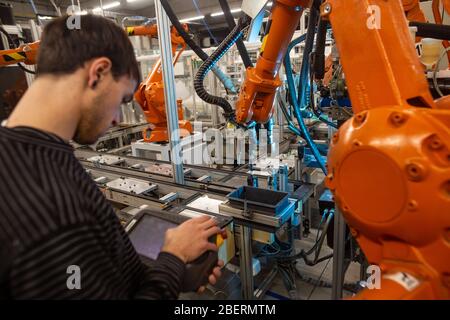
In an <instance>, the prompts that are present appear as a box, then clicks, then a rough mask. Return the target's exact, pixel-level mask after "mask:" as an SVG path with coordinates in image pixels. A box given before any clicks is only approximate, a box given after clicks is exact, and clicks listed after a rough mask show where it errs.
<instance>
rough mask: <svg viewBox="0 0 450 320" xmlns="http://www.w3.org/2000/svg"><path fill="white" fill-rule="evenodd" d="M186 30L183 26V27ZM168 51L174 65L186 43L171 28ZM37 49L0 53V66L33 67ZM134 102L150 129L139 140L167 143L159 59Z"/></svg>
mask: <svg viewBox="0 0 450 320" xmlns="http://www.w3.org/2000/svg"><path fill="white" fill-rule="evenodd" d="M185 28H186V30H187V25H185ZM126 32H127V34H128V35H129V36H149V37H156V36H157V34H158V29H157V26H156V24H154V25H144V26H137V27H127V28H126ZM171 38H172V50H173V55H174V56H175V53H176V52H177V49H178V47H179V46H180V47H181V48H180V50H178V53H177V54H176V56H175V57H174V61H173V63H174V64H176V62H177V61H178V58H179V57H180V55H181V53H182V52H183V51H184V49H185V48H186V44H185V42H184V40H183V38H181V37H180V36H179V35H178V32H177V31H176V29H175V28H172V37H171ZM38 50H39V41H36V42H33V43H30V44H24V45H21V46H20V47H18V48H15V49H8V50H2V51H0V66H6V65H10V64H16V63H17V64H20V63H25V64H28V65H33V64H35V63H36V58H37V53H38ZM135 99H136V101H137V102H138V103H139V105H140V106H141V107H142V109H143V111H144V114H145V117H146V119H147V122H148V123H150V128H149V127H147V128H146V129H144V130H143V132H142V135H143V139H144V141H146V142H167V141H168V140H169V137H168V133H167V119H166V111H165V103H164V84H163V81H162V73H161V60H159V61H158V62H157V63H156V64H155V65H154V66H153V69H152V70H151V72H150V74H149V76H148V77H147V79H146V80H145V81H144V82H142V83H141V84H140V85H139V88H138V90H137V91H136V93H135ZM177 105H178V117H179V126H180V129H181V130H180V132H181V133H182V135H184V136H187V135H189V134H191V133H192V131H193V129H192V125H191V123H190V122H189V121H185V120H183V118H184V117H183V106H182V101H181V100H177Z"/></svg>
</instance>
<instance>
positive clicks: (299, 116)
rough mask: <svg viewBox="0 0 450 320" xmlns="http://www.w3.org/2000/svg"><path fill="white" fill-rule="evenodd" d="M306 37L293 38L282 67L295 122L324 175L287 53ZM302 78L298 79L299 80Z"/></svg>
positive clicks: (322, 165) (323, 164) (324, 170)
mask: <svg viewBox="0 0 450 320" xmlns="http://www.w3.org/2000/svg"><path fill="white" fill-rule="evenodd" d="M305 39H306V34H303V35H301V36H300V37H298V38H297V39H295V40H293V41H292V42H291V43H290V44H289V46H288V48H287V51H286V55H285V56H284V68H285V69H286V78H287V83H288V87H289V94H290V96H291V100H292V103H293V104H294V115H295V117H296V118H297V122H298V124H299V126H300V131H301V133H302V135H303V138H305V140H306V143H307V144H308V146H309V147H310V149H311V151H312V153H313V155H314V157H315V158H316V160H317V162H318V164H319V166H320V169H322V171H323V173H324V174H325V175H327V169H326V168H325V163H324V161H323V160H322V157H321V155H320V152H319V150H318V149H317V146H316V144H315V143H314V141H312V139H311V136H310V135H309V132H308V128H307V127H306V125H305V122H304V121H303V117H302V114H301V111H300V106H299V104H298V100H297V96H296V89H295V84H294V79H293V77H292V66H291V59H290V57H289V53H290V52H291V50H292V48H294V47H295V46H296V45H297V44H299V43H301V42H303V41H305ZM301 80H302V79H300V81H301ZM303 83H306V82H303Z"/></svg>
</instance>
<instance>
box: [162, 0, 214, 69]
mask: <svg viewBox="0 0 450 320" xmlns="http://www.w3.org/2000/svg"><path fill="white" fill-rule="evenodd" d="M160 1H161V4H162V6H163V8H164V11H166V13H167V16H168V17H169V19H170V22H172V25H173V26H174V27H175V29H177V31H178V33H179V34H180V36H181V37H182V38H183V40H184V42H186V44H187V45H188V46H189V47H191V49H192V50H193V51H194V52H195V54H196V55H197V56H198V57H199V58H200V59H202V60H203V61H205V60H206V59H208V55H207V54H206V53H205V52H204V51H203V50H202V48H200V47H199V46H198V45H197V44H196V43H195V42H194V40H192V39H191V37H190V36H189V35H188V33H187V32H186V30H184V28H183V26H182V25H181V23H180V21H178V18H177V16H176V15H175V13H174V12H173V10H172V7H171V6H170V4H169V2H168V1H167V0H160Z"/></svg>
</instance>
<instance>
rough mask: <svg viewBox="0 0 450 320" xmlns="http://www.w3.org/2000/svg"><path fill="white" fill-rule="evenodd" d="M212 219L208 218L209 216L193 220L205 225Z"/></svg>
mask: <svg viewBox="0 0 450 320" xmlns="http://www.w3.org/2000/svg"><path fill="white" fill-rule="evenodd" d="M210 219H211V217H210V216H207V215H204V216H200V217H196V218H193V220H195V221H197V222H198V223H200V224H202V223H205V222H206V221H208V220H210Z"/></svg>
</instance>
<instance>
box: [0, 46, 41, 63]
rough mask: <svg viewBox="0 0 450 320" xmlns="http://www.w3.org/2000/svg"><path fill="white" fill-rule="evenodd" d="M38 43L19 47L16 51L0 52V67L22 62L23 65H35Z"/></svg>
mask: <svg viewBox="0 0 450 320" xmlns="http://www.w3.org/2000/svg"><path fill="white" fill-rule="evenodd" d="M38 49H39V41H36V42H33V43H29V44H24V45H21V46H20V47H19V48H16V49H8V50H0V66H7V65H10V64H15V63H19V62H23V63H25V64H35V63H36V58H37V52H38Z"/></svg>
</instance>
